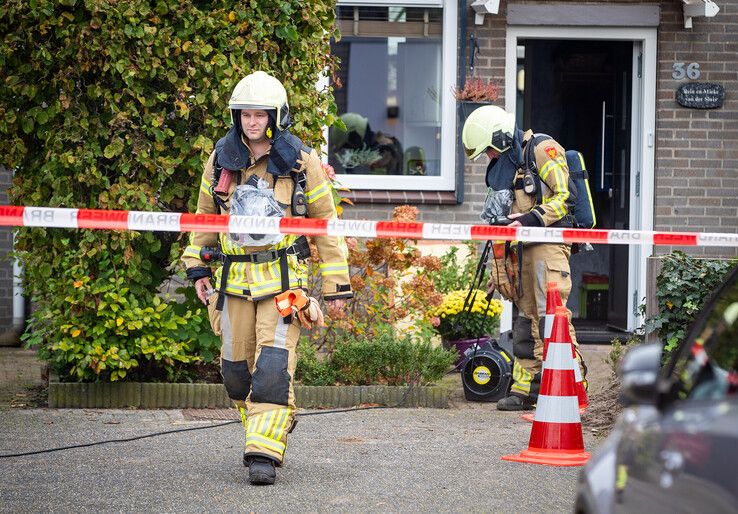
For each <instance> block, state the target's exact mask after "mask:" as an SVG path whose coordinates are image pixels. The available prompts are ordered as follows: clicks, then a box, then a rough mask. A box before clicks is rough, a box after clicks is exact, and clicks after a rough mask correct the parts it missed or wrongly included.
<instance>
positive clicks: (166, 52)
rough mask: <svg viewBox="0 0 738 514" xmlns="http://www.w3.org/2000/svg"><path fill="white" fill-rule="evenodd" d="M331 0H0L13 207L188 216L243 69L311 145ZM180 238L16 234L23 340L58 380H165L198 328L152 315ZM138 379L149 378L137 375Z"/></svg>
mask: <svg viewBox="0 0 738 514" xmlns="http://www.w3.org/2000/svg"><path fill="white" fill-rule="evenodd" d="M334 4H335V2H334V1H331V0H309V1H305V0H300V1H298V0H282V1H280V2H279V3H276V2H272V1H266V0H261V1H256V0H251V1H241V2H235V1H224V0H223V1H214V2H204V1H195V0H176V1H174V0H158V1H144V0H132V1H127V2H119V1H99V0H86V1H83V0H58V1H50V0H6V1H4V2H2V4H1V5H0V27H2V28H0V35H1V37H2V42H1V43H0V164H3V165H4V166H6V167H8V168H14V169H15V179H14V182H13V187H12V189H11V190H10V196H11V201H12V202H13V203H14V204H16V205H39V206H52V207H57V206H58V207H80V208H98V209H131V210H157V211H158V210H163V211H187V210H190V211H194V206H195V202H196V197H197V195H196V194H194V193H196V191H197V186H198V184H199V180H200V179H199V177H200V174H201V172H202V167H203V163H204V161H205V160H206V159H207V156H208V155H209V153H210V152H211V151H212V149H213V146H214V143H215V141H217V140H218V138H220V137H221V136H222V135H224V133H225V131H226V130H227V128H228V126H229V123H230V118H229V115H228V111H227V103H228V98H229V96H230V93H231V91H232V89H233V87H234V86H235V84H236V83H237V82H238V80H240V79H241V78H242V77H243V76H245V75H246V74H248V73H250V72H251V71H254V70H257V69H260V70H265V71H269V72H271V73H272V74H274V75H275V76H276V77H277V78H279V79H280V80H282V82H283V83H284V85H285V87H286V89H287V91H288V95H289V101H290V108H291V111H292V113H293V118H294V120H295V124H294V126H293V128H292V130H293V132H294V133H295V134H296V135H298V136H299V137H301V138H302V139H303V141H304V142H305V143H306V144H308V145H310V146H313V147H318V146H319V145H320V143H321V142H322V127H323V126H324V125H331V124H333V122H334V121H335V120H336V107H335V103H334V101H333V94H332V91H331V89H330V88H326V89H324V90H322V91H319V90H317V89H316V87H315V84H316V82H317V80H318V77H319V74H320V73H321V72H324V71H327V72H328V73H331V72H332V70H333V69H334V67H335V62H334V60H333V59H332V57H331V56H330V49H329V39H330V37H332V36H336V35H337V34H336V33H335V29H334V21H335V5H334ZM182 237H186V235H185V236H180V235H178V234H163V233H150V232H147V233H137V232H117V231H85V230H81V231H70V230H64V229H44V228H34V229H21V230H19V231H18V238H17V247H16V250H17V252H18V255H19V257H20V258H21V259H22V262H23V264H24V269H25V277H24V279H25V285H26V288H27V291H28V292H29V294H31V295H32V297H33V299H34V301H35V305H36V306H37V310H36V312H35V313H34V314H33V318H32V320H31V329H30V331H29V333H28V334H27V336H26V338H27V340H28V342H29V343H33V344H38V345H40V347H41V355H42V356H43V357H45V358H47V359H48V360H49V361H50V362H51V363H52V365H53V367H54V368H55V369H56V370H57V371H58V372H59V373H61V375H62V377H67V378H70V379H75V380H101V379H103V380H119V379H123V378H131V377H135V378H142V377H141V376H140V375H141V374H142V373H143V374H146V373H148V374H149V375H151V374H153V375H155V376H164V375H169V376H170V377H171V376H172V375H173V374H176V370H177V366H178V365H179V363H187V362H191V361H193V360H195V359H196V355H197V350H198V344H200V343H199V342H198V341H199V340H200V339H202V337H201V336H202V334H201V333H200V332H199V329H194V330H188V329H187V327H189V326H195V325H197V326H200V325H198V323H199V324H201V322H202V321H203V319H204V317H205V314H204V313H203V312H199V311H198V310H196V309H193V310H187V311H185V312H182V311H181V309H179V310H176V309H174V307H173V305H172V304H171V303H168V302H159V300H158V299H157V288H158V287H159V286H160V284H161V283H162V281H163V280H164V279H165V278H166V277H167V276H168V275H170V274H171V271H172V268H171V266H170V263H172V262H174V261H176V259H177V257H178V255H179V252H180V248H181V242H182ZM145 370H148V371H145Z"/></svg>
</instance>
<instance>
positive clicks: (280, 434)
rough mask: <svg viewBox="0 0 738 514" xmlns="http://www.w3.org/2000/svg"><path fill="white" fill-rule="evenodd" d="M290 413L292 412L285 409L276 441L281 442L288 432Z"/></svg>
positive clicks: (275, 436)
mask: <svg viewBox="0 0 738 514" xmlns="http://www.w3.org/2000/svg"><path fill="white" fill-rule="evenodd" d="M289 412H290V411H289V410H288V409H285V411H284V417H283V418H282V419H280V422H279V429H277V432H276V433H275V434H274V439H277V440H279V441H281V440H282V438H283V437H284V435H285V431H286V430H287V421H289Z"/></svg>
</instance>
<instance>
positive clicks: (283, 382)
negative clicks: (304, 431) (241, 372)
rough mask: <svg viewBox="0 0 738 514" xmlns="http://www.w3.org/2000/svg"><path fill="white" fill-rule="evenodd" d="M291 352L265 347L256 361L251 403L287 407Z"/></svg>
mask: <svg viewBox="0 0 738 514" xmlns="http://www.w3.org/2000/svg"><path fill="white" fill-rule="evenodd" d="M288 358H289V352H288V351H287V350H286V349H285V348H274V347H273V346H265V347H264V348H262V349H261V353H260V354H259V358H258V359H257V360H256V371H254V378H253V386H252V391H251V401H252V402H255V403H275V404H277V405H287V402H288V401H289V395H290V380H291V378H290V374H289V373H288V372H287V360H288Z"/></svg>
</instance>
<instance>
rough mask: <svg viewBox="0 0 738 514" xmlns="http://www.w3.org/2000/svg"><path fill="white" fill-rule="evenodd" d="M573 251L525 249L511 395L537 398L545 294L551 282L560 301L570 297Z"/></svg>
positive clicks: (540, 246) (564, 247) (556, 247)
mask: <svg viewBox="0 0 738 514" xmlns="http://www.w3.org/2000/svg"><path fill="white" fill-rule="evenodd" d="M570 255H571V247H570V246H569V245H564V244H545V243H544V244H533V245H525V246H524V247H523V266H522V269H521V271H520V273H521V281H522V296H521V297H520V298H518V300H517V301H516V302H515V304H516V306H517V307H518V316H517V318H516V319H515V322H514V324H513V353H514V354H515V363H514V365H513V385H512V388H511V391H510V392H512V393H515V394H518V395H522V396H530V397H532V398H533V399H536V398H537V397H538V388H539V385H540V372H541V368H542V361H543V335H544V324H545V319H546V293H547V287H548V283H549V282H555V283H556V285H557V286H558V288H559V294H560V295H561V301H562V303H563V304H564V305H566V301H567V300H568V298H569V293H571V271H570V268H569V256H570ZM567 312H568V317H569V334H570V335H571V340H572V342H573V343H574V346H575V347H577V348H578V345H577V338H576V333H575V332H574V327H573V326H572V324H571V311H569V310H568V309H567ZM577 353H578V352H577Z"/></svg>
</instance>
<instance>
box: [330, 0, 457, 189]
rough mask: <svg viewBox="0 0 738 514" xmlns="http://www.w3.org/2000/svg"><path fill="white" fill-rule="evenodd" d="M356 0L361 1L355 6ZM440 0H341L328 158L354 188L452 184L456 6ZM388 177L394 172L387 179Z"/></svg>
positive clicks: (442, 186) (443, 186) (449, 186)
mask: <svg viewBox="0 0 738 514" xmlns="http://www.w3.org/2000/svg"><path fill="white" fill-rule="evenodd" d="M357 4H358V5H357ZM454 5H455V4H454V3H449V6H448V7H446V8H445V9H444V6H443V2H441V1H435V2H433V1H431V2H428V1H425V2H418V1H413V0H408V1H406V2H404V3H403V4H402V5H397V3H395V2H392V3H391V4H390V2H383V1H382V0H379V1H375V2H371V4H369V2H363V1H361V0H354V1H347V2H341V1H340V0H339V2H338V6H337V8H336V9H337V12H336V14H337V23H338V24H339V27H340V30H341V40H340V41H338V42H336V41H334V42H333V43H332V45H331V49H332V52H333V54H334V55H336V56H337V57H338V58H339V59H340V60H341V64H340V65H339V69H338V71H337V73H336V82H337V83H335V84H333V86H334V94H335V97H336V103H337V106H338V114H339V115H340V116H341V119H342V120H343V121H344V123H345V124H346V127H347V130H345V131H344V130H342V129H339V128H337V127H335V126H334V127H331V129H330V131H329V135H328V162H329V163H330V164H332V165H333V167H334V168H335V169H336V172H337V173H338V174H340V175H341V176H340V181H341V183H342V184H344V185H346V186H347V187H349V188H351V189H358V190H360V189H385V190H435V191H451V190H453V189H454V185H455V169H454V168H455V166H454V162H455V160H454V148H455V146H454V144H455V133H456V115H455V103H454V100H453V96H452V95H451V88H452V86H453V85H454V83H455V77H456V9H455V8H454ZM390 177H391V178H390Z"/></svg>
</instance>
